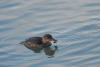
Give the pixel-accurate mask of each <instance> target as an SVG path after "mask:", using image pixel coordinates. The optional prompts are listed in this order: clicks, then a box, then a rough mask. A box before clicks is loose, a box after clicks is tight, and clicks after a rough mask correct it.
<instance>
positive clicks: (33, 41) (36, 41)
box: [21, 34, 57, 48]
mask: <svg viewBox="0 0 100 67" xmlns="http://www.w3.org/2000/svg"><path fill="white" fill-rule="evenodd" d="M51 41H53V42H54V43H56V42H57V40H55V39H54V38H53V37H52V36H51V35H50V34H45V35H44V36H43V37H32V38H29V39H27V40H25V41H23V42H21V44H24V45H27V46H31V47H35V48H36V47H38V48H42V47H48V46H51Z"/></svg>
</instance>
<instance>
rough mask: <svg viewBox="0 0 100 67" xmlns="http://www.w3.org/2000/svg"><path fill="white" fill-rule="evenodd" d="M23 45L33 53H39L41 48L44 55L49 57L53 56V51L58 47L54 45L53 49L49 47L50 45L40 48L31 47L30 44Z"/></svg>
mask: <svg viewBox="0 0 100 67" xmlns="http://www.w3.org/2000/svg"><path fill="white" fill-rule="evenodd" d="M24 46H25V47H27V48H28V49H30V50H32V51H33V52H35V53H40V52H41V51H42V50H43V51H44V53H45V55H47V56H49V58H50V57H53V55H54V54H55V52H56V51H57V49H58V47H57V46H55V48H54V49H52V48H50V47H45V48H40V47H37V48H36V47H31V46H27V45H24Z"/></svg>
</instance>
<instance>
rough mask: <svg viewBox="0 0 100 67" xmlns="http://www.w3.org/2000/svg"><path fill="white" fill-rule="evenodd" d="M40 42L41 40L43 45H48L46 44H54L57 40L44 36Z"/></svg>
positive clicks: (48, 35)
mask: <svg viewBox="0 0 100 67" xmlns="http://www.w3.org/2000/svg"><path fill="white" fill-rule="evenodd" d="M42 40H43V43H48V42H53V43H56V42H57V40H55V39H54V38H53V37H52V35H50V34H45V35H44V36H43V37H42Z"/></svg>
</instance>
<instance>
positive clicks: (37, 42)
mask: <svg viewBox="0 0 100 67" xmlns="http://www.w3.org/2000/svg"><path fill="white" fill-rule="evenodd" d="M21 44H24V45H27V46H30V47H32V46H33V47H36V46H38V45H41V44H43V43H42V38H41V37H31V38H29V39H27V40H25V41H23V42H22V43H21Z"/></svg>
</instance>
